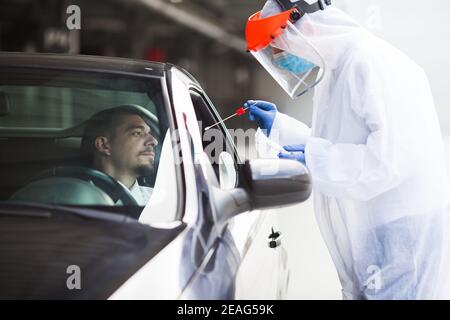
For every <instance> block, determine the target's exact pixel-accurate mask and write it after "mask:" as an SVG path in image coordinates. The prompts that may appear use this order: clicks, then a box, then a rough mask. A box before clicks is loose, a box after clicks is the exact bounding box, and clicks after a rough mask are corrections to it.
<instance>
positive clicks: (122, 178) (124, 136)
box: [81, 105, 158, 206]
mask: <svg viewBox="0 0 450 320" xmlns="http://www.w3.org/2000/svg"><path fill="white" fill-rule="evenodd" d="M146 112H147V111H146V110H145V109H143V108H142V107H139V106H135V105H125V106H119V107H115V108H111V109H107V110H103V111H100V112H98V113H96V114H94V115H93V116H92V117H91V118H90V119H89V120H88V122H87V124H86V127H85V131H84V135H83V139H82V142H81V156H82V158H83V160H84V161H86V164H87V165H88V166H89V167H91V168H93V169H96V170H99V171H102V172H104V173H106V174H108V175H109V176H111V177H113V178H114V179H116V180H117V181H118V182H119V183H120V184H122V185H123V186H124V187H126V188H127V189H128V190H129V191H130V193H131V194H132V195H133V197H134V199H135V200H136V202H137V203H138V204H139V205H141V206H145V205H146V203H147V202H148V200H149V199H150V196H151V194H152V191H153V189H152V188H150V187H147V186H142V185H139V182H138V178H139V177H142V176H146V175H149V174H151V173H152V171H153V163H154V160H155V151H154V149H155V147H156V146H157V145H158V141H157V140H156V139H155V137H154V136H153V135H152V132H151V128H150V126H149V121H150V120H149V118H148V117H147V116H146Z"/></svg>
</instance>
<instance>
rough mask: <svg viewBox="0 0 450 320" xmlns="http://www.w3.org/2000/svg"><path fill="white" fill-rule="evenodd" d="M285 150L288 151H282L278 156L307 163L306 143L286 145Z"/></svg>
mask: <svg viewBox="0 0 450 320" xmlns="http://www.w3.org/2000/svg"><path fill="white" fill-rule="evenodd" d="M283 148H284V150H286V151H287V152H280V153H279V154H278V158H281V159H291V160H297V161H300V162H301V163H303V164H304V165H306V161H305V145H304V144H295V145H291V146H284V147H283Z"/></svg>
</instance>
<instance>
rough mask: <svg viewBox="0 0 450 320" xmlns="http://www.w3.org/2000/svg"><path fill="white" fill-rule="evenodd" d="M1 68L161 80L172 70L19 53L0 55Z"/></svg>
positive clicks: (164, 66)
mask: <svg viewBox="0 0 450 320" xmlns="http://www.w3.org/2000/svg"><path fill="white" fill-rule="evenodd" d="M0 66H1V67H24V68H45V69H47V68H49V69H61V70H80V71H94V72H95V71H97V72H112V73H124V74H135V75H143V76H157V77H163V76H164V73H165V71H168V70H169V69H170V68H172V67H175V66H174V65H172V64H169V63H160V62H153V61H145V60H135V59H126V58H117V57H100V56H89V55H70V54H54V53H22V52H0ZM180 69H181V68H180Z"/></svg>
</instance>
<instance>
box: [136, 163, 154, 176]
mask: <svg viewBox="0 0 450 320" xmlns="http://www.w3.org/2000/svg"><path fill="white" fill-rule="evenodd" d="M135 172H136V174H137V176H139V177H144V176H149V175H151V174H153V163H152V164H149V165H140V166H137V167H136V168H135Z"/></svg>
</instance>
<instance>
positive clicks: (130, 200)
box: [30, 167, 138, 206]
mask: <svg viewBox="0 0 450 320" xmlns="http://www.w3.org/2000/svg"><path fill="white" fill-rule="evenodd" d="M48 178H75V179H80V180H83V181H86V182H90V183H92V184H93V185H95V186H96V187H97V188H99V189H100V190H101V191H103V192H105V193H106V194H107V195H108V196H109V197H110V198H111V199H112V200H113V202H114V203H116V202H117V201H119V200H121V201H122V203H123V205H125V206H138V203H137V202H136V200H135V199H134V197H133V196H132V195H131V193H130V192H129V191H128V190H127V189H125V187H124V186H122V185H121V184H120V183H119V182H117V181H116V180H115V179H114V178H112V177H110V176H109V175H107V174H105V173H103V172H101V171H98V170H94V169H91V168H87V167H56V168H51V169H48V170H45V171H44V172H42V173H40V174H38V175H37V176H35V177H34V178H32V180H31V181H30V182H35V181H38V180H43V179H48Z"/></svg>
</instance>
